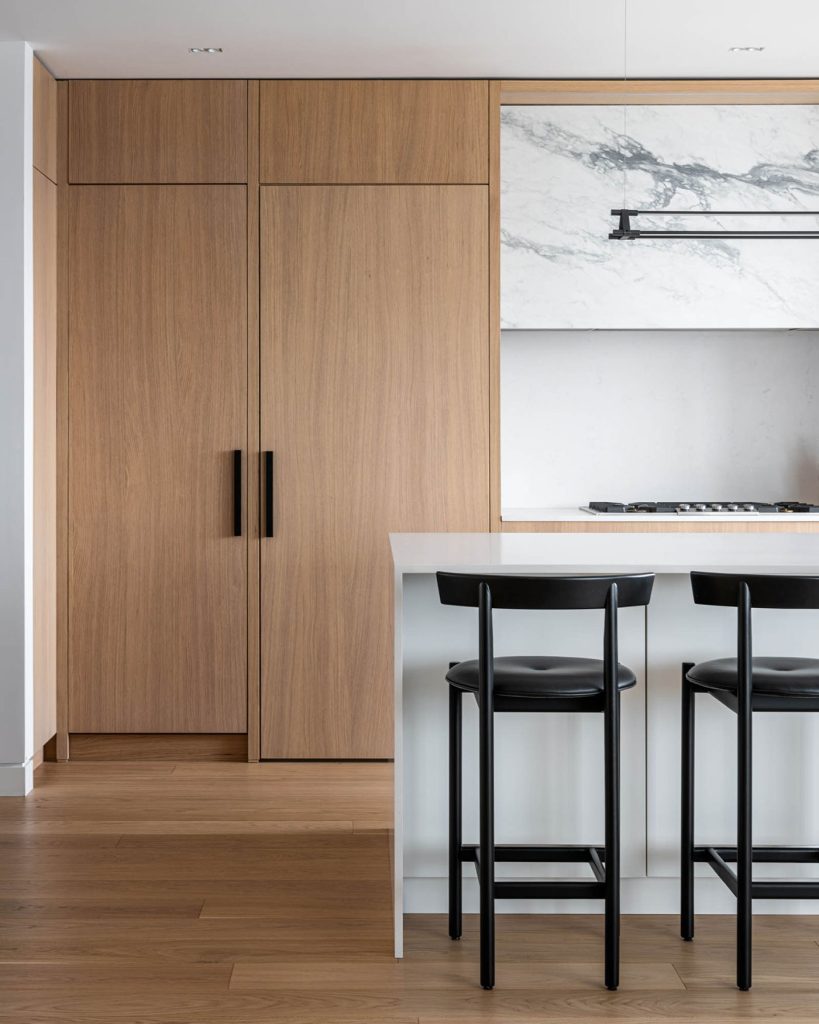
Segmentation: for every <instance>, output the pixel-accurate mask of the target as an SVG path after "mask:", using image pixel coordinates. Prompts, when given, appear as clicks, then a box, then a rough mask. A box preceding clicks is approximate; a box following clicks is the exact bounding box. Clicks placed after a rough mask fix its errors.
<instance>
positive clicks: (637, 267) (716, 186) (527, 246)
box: [501, 105, 819, 329]
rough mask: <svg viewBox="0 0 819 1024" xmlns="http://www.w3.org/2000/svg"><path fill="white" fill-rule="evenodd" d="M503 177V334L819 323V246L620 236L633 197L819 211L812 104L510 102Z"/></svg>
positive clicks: (660, 203) (672, 205)
mask: <svg viewBox="0 0 819 1024" xmlns="http://www.w3.org/2000/svg"><path fill="white" fill-rule="evenodd" d="M501 182H502V196H501V238H502V260H501V291H502V297H501V316H502V324H503V327H505V328H513V329H575V328H579V329H589V328H593V329H595V328H598V329H606V328H609V329H611V328H630V329H657V328H660V329H662V328H673V329H679V328H685V329H692V328H704V329H720V328H734V329H736V328H742V329H758V328H816V327H819V287H817V282H819V239H817V240H807V239H798V240H782V239H776V240H772V239H743V240H721V239H720V240H713V239H707V240H693V239H692V240H689V239H656V240H647V239H640V240H636V241H611V240H609V238H608V233H609V231H610V230H611V229H612V228H613V227H614V226H615V218H613V217H612V216H611V215H610V211H611V210H612V209H614V208H619V207H622V206H625V207H627V208H631V209H682V210H687V209H692V210H714V209H716V210H720V209H721V210H726V209H727V210H800V209H801V210H819V109H818V108H817V107H816V106H809V105H782V106H775V105H765V106H746V105H737V106H733V105H732V106H727V105H726V106H702V105H699V106H677V105H664V106H631V107H626V108H623V107H618V106H582V105H581V106H507V107H504V108H503V109H502V114H501ZM705 221H708V222H709V226H710V224H711V223H713V222H712V221H711V218H700V217H697V218H686V219H682V218H674V219H672V218H663V219H662V226H667V227H678V228H683V229H688V228H692V227H704V226H705V223H704V222H705ZM635 224H636V226H641V227H646V228H648V227H652V226H659V225H658V223H657V222H656V221H655V222H654V223H653V224H652V223H649V221H648V219H647V218H639V219H638V220H637V221H636V222H635ZM722 226H736V227H740V228H743V229H747V228H754V227H757V226H762V227H765V228H773V227H780V226H784V227H787V228H789V229H792V228H796V229H799V230H802V229H815V228H819V216H817V217H788V218H777V217H762V218H757V219H754V218H747V217H743V218H741V220H739V219H737V218H732V219H729V218H723V219H722Z"/></svg>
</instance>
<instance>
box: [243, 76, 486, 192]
mask: <svg viewBox="0 0 819 1024" xmlns="http://www.w3.org/2000/svg"><path fill="white" fill-rule="evenodd" d="M488 100H489V92H488V83H487V82H485V81H427V82H423V81H403V82H402V81H357V82H354V81H276V82H271V81H267V82H261V83H260V103H261V109H260V126H261V135H260V143H259V159H260V180H261V181H262V182H270V183H273V184H277V183H281V184H288V183H293V184H299V183H300V184H331V183H337V184H357V183H371V184H376V183H384V184H392V183H396V184H402V183H403V184H415V183H417V184H459V183H460V184H472V183H483V182H486V181H488V173H489V171H488V167H489V161H488V134H487V133H488Z"/></svg>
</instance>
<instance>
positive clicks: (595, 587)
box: [435, 572, 654, 611]
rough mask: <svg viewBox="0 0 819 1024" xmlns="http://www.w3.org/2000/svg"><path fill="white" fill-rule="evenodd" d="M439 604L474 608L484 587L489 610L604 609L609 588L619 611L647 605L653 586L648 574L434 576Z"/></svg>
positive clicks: (459, 574)
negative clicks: (612, 589) (483, 586)
mask: <svg viewBox="0 0 819 1024" xmlns="http://www.w3.org/2000/svg"><path fill="white" fill-rule="evenodd" d="M435 575H436V578H437V580H438V594H439V596H440V598H441V603H442V604H447V605H458V606H460V607H465V608H478V607H479V605H480V590H481V585H482V584H484V585H485V586H486V587H487V588H488V589H489V592H490V594H491V600H492V607H493V608H517V609H520V610H524V609H532V610H534V609H542V610H549V609H551V610H555V611H557V610H565V611H569V610H572V609H581V608H605V607H606V602H607V600H608V597H609V593H610V592H611V588H612V585H613V584H616V586H617V604H618V606H619V607H620V608H633V607H636V606H640V605H647V604H648V602H649V600H650V599H651V588H652V587H653V586H654V574H653V573H650V572H646V573H640V574H638V575H629V576H516V575H509V576H503V575H496V574H493V573H485V574H484V573H460V572H438V573H436V574H435Z"/></svg>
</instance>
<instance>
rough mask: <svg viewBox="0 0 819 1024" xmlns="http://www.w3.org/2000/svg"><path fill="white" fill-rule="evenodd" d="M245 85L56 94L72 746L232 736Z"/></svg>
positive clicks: (238, 573) (240, 485)
mask: <svg viewBox="0 0 819 1024" xmlns="http://www.w3.org/2000/svg"><path fill="white" fill-rule="evenodd" d="M246 106H247V86H246V83H244V82H72V83H70V89H69V126H68V128H69V164H68V174H69V187H68V205H69V224H70V238H69V246H68V266H69V280H70V285H69V291H68V296H67V299H68V307H69V315H68V321H69V326H68V344H69V360H68V367H69V368H68V376H69V380H68V396H69V398H68V402H69V417H68V419H69V427H68V434H69V446H68V447H69V466H68V508H69V533H68V552H67V556H68V665H67V671H68V681H69V686H68V724H69V731H70V732H71V733H186V732H193V733H244V732H245V731H246V729H247V546H248V535H247V523H246V522H245V518H246V517H245V516H242V517H241V521H240V522H238V523H236V522H234V506H235V505H236V503H237V502H238V503H239V507H240V509H243V508H244V507H245V505H246V496H245V494H244V488H245V483H246V482H245V479H244V477H243V476H242V475H240V474H239V472H238V467H236V470H235V468H234V451H239V452H241V453H242V455H241V459H242V466H243V467H246V464H247V454H246V452H247V444H248V438H247V394H248V382H247V185H246V183H245V181H246Z"/></svg>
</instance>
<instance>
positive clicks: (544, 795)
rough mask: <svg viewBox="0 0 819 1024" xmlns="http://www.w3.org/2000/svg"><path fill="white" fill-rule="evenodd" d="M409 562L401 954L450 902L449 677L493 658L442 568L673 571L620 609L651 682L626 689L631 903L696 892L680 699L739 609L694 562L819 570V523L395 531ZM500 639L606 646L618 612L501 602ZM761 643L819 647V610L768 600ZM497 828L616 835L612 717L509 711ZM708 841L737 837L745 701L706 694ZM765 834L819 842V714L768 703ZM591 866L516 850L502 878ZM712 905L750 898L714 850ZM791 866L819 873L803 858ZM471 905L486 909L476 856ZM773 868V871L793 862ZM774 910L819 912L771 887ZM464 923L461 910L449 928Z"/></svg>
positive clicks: (758, 766) (631, 650) (708, 905)
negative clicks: (702, 596) (684, 887)
mask: <svg viewBox="0 0 819 1024" xmlns="http://www.w3.org/2000/svg"><path fill="white" fill-rule="evenodd" d="M390 541H391V546H392V553H393V562H394V566H395V845H394V850H395V874H394V888H395V955H396V956H399V957H400V956H402V955H403V915H404V913H445V911H446V889H447V883H446V873H447V706H448V705H447V684H446V682H445V680H444V676H445V673H446V671H447V667H448V664H449V662H450V661H459V660H463V659H466V658H475V657H477V612H476V611H475V610H474V609H467V608H451V607H443V606H442V605H441V604H440V603H439V601H438V595H437V588H436V585H435V575H434V574H435V572H436V571H437V570H439V569H442V570H449V571H458V572H488V573H504V572H509V573H554V574H563V573H630V572H645V571H652V572H655V573H656V574H657V581H656V583H655V588H654V594H653V596H652V601H651V604H650V605H649V607H648V609H645V610H644V609H625V610H623V611H622V612H621V614H620V660H621V661H622V662H624V663H625V664H627V665H629V666H630V667H631V668H632V669H634V671H635V673H636V674H637V679H638V683H637V686H636V687H635V688H634V689H632V690H629V691H626V692H625V693H624V695H623V698H622V744H621V748H622V875H623V884H622V903H623V911H624V912H625V913H676V912H677V911H678V905H679V881H678V878H679V870H678V861H679V777H680V767H679V762H680V753H679V704H680V665H681V663H682V662H683V661H701V660H704V659H707V658H714V657H719V656H729V655H732V654H734V652H735V648H736V613H735V612H734V611H733V610H732V609H724V608H706V607H698V606H695V605H694V604H693V602H692V599H691V590H690V584H689V581H688V573H689V572H690V571H691V570H692V569H703V570H713V571H717V572H764V573H790V574H806V575H819V534H792V533H742V534H716V533H711V534H703V533H692V534H686V533H668V534H662V533H645V534H643V533H582V534H572V533H552V534H550V533H533V534H522V533H516V534H502V533H474V534H463V533H461V534H458V533H454V534H448V533H435V534H431V533H426V534H421V533H419V534H411V533H406V534H392V535H391V537H390ZM495 629H496V635H495V653H496V655H498V656H500V655H505V654H532V653H538V654H567V655H576V656H586V657H600V656H601V653H600V652H601V651H602V635H603V634H602V612H596V611H591V612H578V611H572V612H515V611H498V612H496V613H495ZM754 653H755V654H788V655H793V656H810V657H819V613H816V612H804V611H796V612H777V611H767V610H763V611H760V612H757V613H755V616H754ZM495 728H496V737H495V745H496V751H495V758H496V781H495V787H496V793H495V800H496V840H497V842H499V843H502V842H520V843H526V842H529V843H532V842H541V843H566V844H568V843H589V844H602V841H603V840H602V836H603V768H602V749H603V748H602V716H600V715H568V714H553V715H524V714H521V715H518V714H501V715H498V716H497V718H496V727H495ZM696 741H697V783H696V786H697V788H696V820H697V830H696V839H697V842H704V841H708V842H714V843H716V844H720V843H721V844H726V845H727V844H731V843H733V842H735V821H736V810H735V808H736V766H735V765H736V756H735V718H734V715H733V714H732V713H731V712H730V711H728V710H727V709H726V708H724V707H723V706H722V705H720V704H719V703H718V702H717V701H715V700H713V699H712V698H710V697H708V696H701V697H698V698H697V736H696ZM463 746H464V842H467V843H468V842H475V841H477V785H476V781H477V780H476V776H477V710H476V707H475V703H474V701H472V700H466V701H465V702H464V744H463ZM754 769H755V775H754V842H755V843H757V844H766V843H770V844H788V845H804V846H819V715H808V714H802V715H782V714H780V715H775V714H769V715H760V714H758V715H756V716H755V722H754ZM550 867H554V870H553V872H552V873H553V874H555V875H556V876H558V877H568V876H569V875H571V874H572V873H573V872H579V873H581V874H582V873H585V872H586V871H587V870H588V869H587V868H586V867H585V866H583V865H566V866H562V865H559V866H551V865H537V866H534V865H516V864H502V865H499V867H498V876H499V877H501V873H503V875H504V876H506V877H511V876H513V875H521V876H524V877H525V876H532V875H533V874H535V873H537V874H545V873H546V872H547V871H549V869H550ZM697 867H698V875H700V874H701V875H702V877H701V878H700V879H699V880H698V883H697V902H696V909H697V911H698V912H703V913H707V912H719V913H730V912H732V910H733V904H734V901H733V898H732V897H731V896H730V893H729V892H728V890H727V889H726V887H725V886H724V885H723V883H722V882H720V881H719V880H718V879H716V878H715V877H713V876H712V875H711V873H710V869H709V868H708V867H707V866H705V865H698V866H697ZM788 868H789V871H790V876H789V877H797V876H808V875H810V876H812V877H817V875H816V869H815V868H814V867H813V866H796V865H789V866H788ZM464 870H465V877H464V910H465V911H466V912H467V913H469V912H475V911H476V910H477V883H476V881H475V878H474V870H473V869H472V866H471V865H465V866H464ZM781 871H782V867H781V866H779V865H759V866H758V867H755V875H756V876H757V877H763V876H765V875H766V874H770V875H781ZM497 909H498V912H500V913H503V912H504V911H509V910H514V911H515V912H517V913H526V912H553V911H555V910H559V911H560V912H563V913H570V912H597V911H600V910H601V909H602V903H600V902H599V901H560V902H559V903H557V902H553V901H546V900H542V901H533V902H532V903H525V902H523V901H519V900H516V901H514V902H508V901H507V902H504V901H499V902H498V906H497ZM755 910H756V912H762V913H765V912H769V913H799V912H810V913H815V912H817V911H819V907H817V904H815V903H810V902H805V903H800V902H797V901H786V902H777V901H758V902H757V904H756V907H755ZM441 927H442V929H444V931H445V930H446V924H445V922H444V923H442V925H441Z"/></svg>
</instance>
